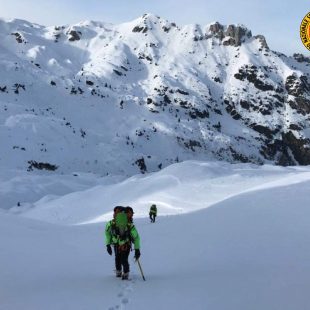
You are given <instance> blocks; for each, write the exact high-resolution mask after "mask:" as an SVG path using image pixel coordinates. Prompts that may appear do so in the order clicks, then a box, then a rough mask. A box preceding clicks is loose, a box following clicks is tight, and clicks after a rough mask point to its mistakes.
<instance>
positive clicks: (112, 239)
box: [105, 206, 140, 280]
mask: <svg viewBox="0 0 310 310" xmlns="http://www.w3.org/2000/svg"><path fill="white" fill-rule="evenodd" d="M129 208H130V207H129ZM130 209H132V208H130ZM125 211H126V210H125V208H124V207H120V206H117V207H115V208H114V215H113V220H111V221H109V222H108V223H107V224H106V228H105V238H106V246H107V252H108V253H109V254H110V255H112V247H111V245H113V247H114V253H115V269H116V277H122V279H123V280H128V276H129V263H128V257H129V252H130V250H131V243H133V244H134V249H135V256H134V257H135V259H138V258H139V257H140V237H139V234H138V231H137V229H136V227H135V226H134V224H133V223H132V215H131V221H130V220H128V217H127V216H128V215H127V213H126V212H125ZM132 214H133V210H132Z"/></svg>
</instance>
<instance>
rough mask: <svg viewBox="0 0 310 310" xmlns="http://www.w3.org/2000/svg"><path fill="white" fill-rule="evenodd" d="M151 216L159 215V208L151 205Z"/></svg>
mask: <svg viewBox="0 0 310 310" xmlns="http://www.w3.org/2000/svg"><path fill="white" fill-rule="evenodd" d="M151 214H155V216H156V215H157V208H156V206H155V205H151V208H150V215H151Z"/></svg>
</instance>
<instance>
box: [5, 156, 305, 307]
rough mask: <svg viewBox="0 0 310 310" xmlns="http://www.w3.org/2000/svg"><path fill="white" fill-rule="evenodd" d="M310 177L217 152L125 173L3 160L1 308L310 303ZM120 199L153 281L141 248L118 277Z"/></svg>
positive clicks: (298, 170) (302, 169)
mask: <svg viewBox="0 0 310 310" xmlns="http://www.w3.org/2000/svg"><path fill="white" fill-rule="evenodd" d="M35 178H38V179H37V180H38V182H39V183H36V181H34V180H35ZM31 180H32V182H31ZM44 180H45V182H44ZM47 180H49V181H48V182H47ZM73 180H74V181H73ZM13 184H14V186H13ZM16 184H17V185H18V186H17V185H16ZM44 184H45V185H44ZM65 185H66V186H65ZM44 186H46V187H44ZM47 186H48V189H49V190H47ZM61 187H62V188H63V193H61V191H60V189H61ZM309 187H310V167H287V168H283V167H274V166H254V165H248V164H238V165H230V164H226V163H219V162H214V163H213V162H207V163H204V162H196V161H190V162H184V163H179V164H175V165H172V166H170V167H167V168H165V169H163V170H162V171H160V172H157V173H153V174H148V175H139V176H134V177H131V178H129V179H125V180H124V179H121V178H111V179H99V178H95V177H91V176H89V175H88V176H77V177H75V178H74V179H72V180H71V179H70V177H69V176H58V179H57V176H54V177H53V178H52V177H51V176H44V175H41V176H36V177H34V176H33V175H32V174H29V175H24V176H23V177H20V178H19V179H18V180H17V179H16V176H15V177H13V175H10V173H8V172H7V171H3V172H2V176H1V183H0V196H1V201H2V203H3V208H2V209H0V253H1V254H0V274H1V275H0V309H1V310H19V309H22V310H28V309H29V310H41V309H43V310H45V309H47V310H49V309H51V310H59V309H74V310H79V309H91V310H96V309H107V310H108V309H109V310H112V309H113V310H116V309H126V310H127V309H128V310H129V309H135V310H142V309H195V310H196V309H198V310H199V309H202V310H203V309H212V310H225V309H236V310H237V309H238V310H243V309H244V310H249V309H251V310H256V309H257V310H262V309H264V310H276V309H279V310H285V309H287V310H291V309H298V310H308V309H309V308H310V301H309V297H308V293H309V290H310V284H309V278H310V247H309V236H310V234H309V233H310V226H309V218H310V207H309V206H310V196H309ZM26 189H27V190H26ZM36 189H37V190H36ZM65 189H66V190H65ZM21 192H23V193H24V194H23V195H21V194H20V193H21ZM40 193H41V194H40ZM14 195H15V196H14ZM40 195H41V196H40ZM12 197H13V198H14V197H16V199H17V198H18V201H19V202H20V204H21V206H19V207H17V206H16V204H15V203H14V205H13V204H12V201H13V200H12ZM23 197H24V200H23V199H22V198H23ZM151 203H156V204H157V207H158V213H159V217H158V218H157V220H156V223H155V224H151V223H150V222H149V219H148V210H149V206H150V204H151ZM117 204H124V205H130V206H132V207H133V208H134V210H135V223H136V227H137V229H138V231H139V233H140V236H141V254H142V255H141V259H140V261H141V264H142V267H143V269H144V273H145V277H146V281H145V282H144V281H143V280H142V279H141V276H140V274H139V270H138V267H137V266H136V264H135V263H134V262H133V254H131V257H130V262H131V279H132V280H131V281H121V280H119V279H116V278H115V277H114V274H113V269H114V264H113V258H111V257H110V256H109V255H108V254H107V253H106V249H105V245H104V227H105V221H106V220H108V219H110V218H111V210H112V209H113V206H114V205H117Z"/></svg>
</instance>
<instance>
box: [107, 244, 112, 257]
mask: <svg viewBox="0 0 310 310" xmlns="http://www.w3.org/2000/svg"><path fill="white" fill-rule="evenodd" d="M107 252H108V253H109V254H110V255H112V248H111V245H110V244H108V245H107Z"/></svg>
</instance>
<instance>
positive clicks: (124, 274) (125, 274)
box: [122, 272, 129, 280]
mask: <svg viewBox="0 0 310 310" xmlns="http://www.w3.org/2000/svg"><path fill="white" fill-rule="evenodd" d="M128 277H129V272H125V273H123V275H122V280H128Z"/></svg>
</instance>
